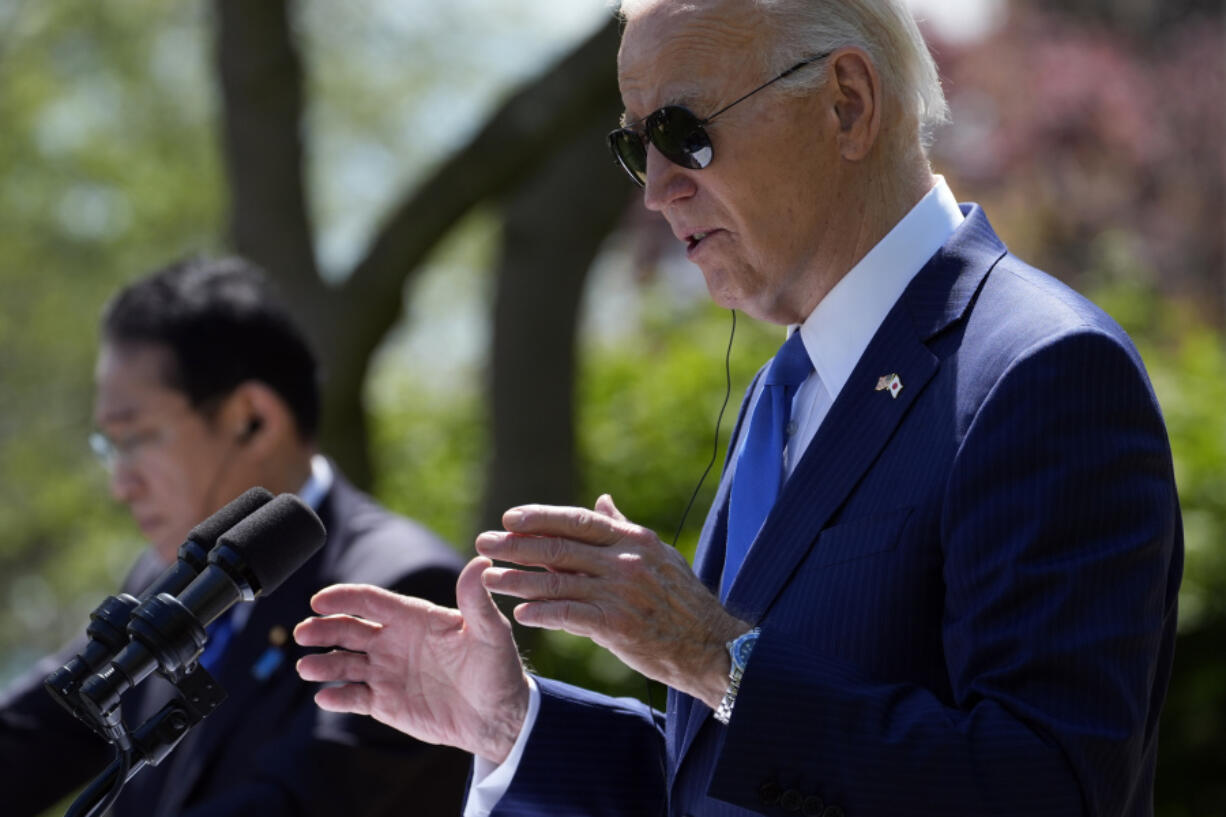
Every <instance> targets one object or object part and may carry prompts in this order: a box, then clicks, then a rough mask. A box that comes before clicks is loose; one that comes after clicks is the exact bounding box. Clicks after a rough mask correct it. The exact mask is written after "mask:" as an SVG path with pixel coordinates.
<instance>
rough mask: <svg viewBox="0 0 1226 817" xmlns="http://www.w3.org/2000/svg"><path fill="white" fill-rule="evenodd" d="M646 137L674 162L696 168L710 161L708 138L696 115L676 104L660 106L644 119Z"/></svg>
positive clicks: (702, 166) (711, 153)
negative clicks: (645, 120)
mask: <svg viewBox="0 0 1226 817" xmlns="http://www.w3.org/2000/svg"><path fill="white" fill-rule="evenodd" d="M647 138H648V139H650V140H651V143H652V144H653V145H655V146H656V150H658V151H660V153H662V154H663V155H664V156H665V158H667V159H668V160H669V161H670V162H673V163H674V164H678V165H681V166H682V167H688V168H690V169H691V170H700V169H702V168H704V167H706V166H707V165H709V164H711V159H712V157H713V152H712V150H711V139H710V137H709V136H707V132H706V130H705V129H703V126H702V123H701V122H699V121H698V117H696V116H694V114H692V113H690V112H689V111H687V110H686V109H685V108H682V107H680V106H677V105H670V106H668V107H667V108H661V109H660V110H658V111H656V112H655V113H653V114H652V115H651V116H650V117H648V119H647Z"/></svg>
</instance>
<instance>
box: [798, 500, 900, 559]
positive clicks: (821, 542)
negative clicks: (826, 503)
mask: <svg viewBox="0 0 1226 817" xmlns="http://www.w3.org/2000/svg"><path fill="white" fill-rule="evenodd" d="M913 510H914V509H913V508H898V509H897V510H893V511H886V512H885V513H878V514H873V515H872V516H862V517H860V518H858V519H850V520H847V521H845V522H840V523H839V524H837V525H834V526H833V527H829V528H826V530H824V531H822V533H821V535H820V536H819V537H818V540H817V544H816V546H815V547H814V548H813V554H812V555H811V556H810V558H809V560H808V563H809V566H810V567H814V568H817V567H829V566H830V565H837V564H841V563H843V562H850V561H852V560H853V559H860V558H863V557H865V556H872V555H873V554H875V553H882V552H884V551H887V550H893V549H894V547H895V546H896V545H897V544H898V538H899V534H900V533H901V532H902V530H903V527H904V526H905V525H906V523H907V520H908V519H909V518H910V517H911V512H912V511H913Z"/></svg>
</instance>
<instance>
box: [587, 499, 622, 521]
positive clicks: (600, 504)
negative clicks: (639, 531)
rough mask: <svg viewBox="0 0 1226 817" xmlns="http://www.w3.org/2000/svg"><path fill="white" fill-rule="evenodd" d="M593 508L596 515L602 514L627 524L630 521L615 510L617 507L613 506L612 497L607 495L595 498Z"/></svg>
mask: <svg viewBox="0 0 1226 817" xmlns="http://www.w3.org/2000/svg"><path fill="white" fill-rule="evenodd" d="M595 507H596V512H597V513H602V514H604V515H605V516H609V517H612V518H613V519H616V520H617V521H618V522H629V521H630V520H628V519H626V515H625V514H623V513H622V512H621V511H619V510H618V509H617V506H616V505H614V504H613V497H611V496H609V495H608V494H601V495H600V496H599V498H597V500H596V506H595Z"/></svg>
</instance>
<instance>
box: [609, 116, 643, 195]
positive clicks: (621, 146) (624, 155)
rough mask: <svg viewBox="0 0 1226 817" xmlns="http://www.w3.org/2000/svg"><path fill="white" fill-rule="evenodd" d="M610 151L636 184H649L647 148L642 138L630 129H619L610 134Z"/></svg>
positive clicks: (640, 185)
mask: <svg viewBox="0 0 1226 817" xmlns="http://www.w3.org/2000/svg"><path fill="white" fill-rule="evenodd" d="M609 150H611V151H613V155H614V156H616V157H617V161H618V164H620V165H621V166H622V170H624V171H626V175H628V176H629V177H630V178H631V179H632V180H633V181H634V183H635V184H637V185H638V186H639V187H643V186H645V185H646V184H647V148H646V147H644V146H643V140H642V138H641V137H640V136H639V135H638V134H637V133H635V132H634V131H632V130H631V129H630V128H619V129H618V130H615V131H612V132H611V133H610V134H609Z"/></svg>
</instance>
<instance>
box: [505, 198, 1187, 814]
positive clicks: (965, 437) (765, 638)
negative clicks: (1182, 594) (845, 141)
mask: <svg viewBox="0 0 1226 817" xmlns="http://www.w3.org/2000/svg"><path fill="white" fill-rule="evenodd" d="M895 373H896V374H898V375H899V377H900V378H901V380H902V383H903V389H902V391H901V392H900V393H899V394H898V395H897V397H891V395H890V393H889V392H888V391H876V390H875V385H876V383H877V381H878V378H880V377H881V376H882V375H890V374H895ZM743 412H744V406H743V405H742V413H743ZM740 422H741V421H738V430H739V425H740ZM737 433H739V431H738V432H737ZM734 438H735V433H734ZM726 470H727V469H726ZM727 497H728V475H727V474H725V478H724V480H723V482H722V483H721V486H720V488H719V492H718V494H717V497H716V500H715V502H714V504H713V507H712V509H711V512H710V514H709V516H708V518H707V522H706V525H705V527H704V530H703V533H702V537H701V540H700V544H699V548H698V553H697V555H696V558H695V570H696V571H697V573H698V575H699V576H700V577H701V578H702V579H703V581H704V582H705V583H706V584H707V585H708V586H709V587H711V588H712V589H715V588H716V587H717V586H718V583H719V578H720V571H721V567H722V564H723V547H724V536H725V526H726V515H727ZM1181 566H1182V534H1181V527H1180V520H1179V508H1178V504H1177V497H1176V493H1175V485H1174V480H1173V475H1172V465H1171V457H1170V448H1169V444H1168V441H1167V436H1166V432H1165V428H1164V426H1163V422H1162V417H1161V415H1160V412H1159V408H1158V405H1157V402H1156V401H1155V399H1154V395H1153V393H1152V391H1151V388H1150V385H1149V382H1148V379H1147V377H1146V374H1145V372H1144V369H1143V367H1142V364H1141V361H1140V358H1139V357H1138V355H1137V353H1136V350H1135V349H1134V348H1133V346H1132V344H1131V342H1130V341H1129V340H1128V338H1127V337H1126V336H1125V335H1124V333H1123V332H1122V331H1121V330H1120V329H1119V327H1118V326H1116V324H1115V323H1114V322H1112V321H1111V320H1110V319H1109V318H1108V317H1107V316H1105V315H1104V314H1103V313H1102V312H1101V311H1099V310H1098V309H1097V308H1096V307H1094V306H1093V305H1091V304H1090V303H1088V302H1087V301H1086V300H1085V299H1083V298H1081V297H1080V296H1078V295H1077V294H1075V293H1074V292H1072V291H1071V290H1069V289H1068V288H1066V287H1064V286H1063V285H1062V284H1060V283H1058V282H1056V281H1054V280H1053V279H1051V278H1049V277H1048V276H1046V275H1044V274H1042V273H1041V272H1038V271H1037V270H1034V269H1032V268H1030V267H1028V266H1026V265H1025V264H1023V263H1021V262H1020V261H1018V260H1017V259H1016V258H1015V257H1013V256H1011V255H1009V254H1008V253H1007V251H1006V249H1005V247H1004V246H1003V245H1002V244H1001V243H1000V241H999V240H998V239H997V238H996V236H995V234H994V233H993V232H992V230H991V227H990V226H989V225H988V222H987V219H986V218H985V217H984V215H983V213H982V212H981V211H980V210H979V209H978V208H973V207H972V208H970V209H969V211H968V218H967V220H966V221H965V222H964V224H963V225H962V226H961V227H960V228H959V229H958V230H957V232H956V233H955V235H954V236H953V237H952V238H951V239H950V241H949V242H948V243H947V244H946V246H945V247H943V248H942V249H941V250H940V251H939V252H938V253H937V255H936V256H934V257H933V258H932V259H931V260H930V261H929V262H928V263H927V265H926V266H925V267H924V268H923V269H922V270H921V271H920V273H919V274H918V275H917V277H916V278H915V279H914V281H913V282H912V283H911V284H910V286H909V287H908V288H907V290H906V292H905V293H904V295H903V296H902V297H901V298H900V299H899V301H898V303H897V304H895V306H894V308H893V309H892V311H891V312H890V313H889V315H888V316H887V318H886V319H885V321H884V323H883V324H882V326H881V327H880V329H879V330H878V332H877V333H876V335H875V336H874V338H873V340H872V341H871V342H870V344H869V346H868V348H867V349H866V351H865V353H864V355H863V357H862V358H861V360H860V361H859V363H858V365H857V367H856V369H855V371H854V372H853V374H852V376H851V378H850V379H849V380H848V382H847V384H846V385H845V386H844V388H843V390H842V392H841V393H840V394H839V396H838V398H837V400H836V401H835V403H834V405H833V406H832V407H831V410H830V413H829V415H828V416H827V417H826V419H825V421H824V422H823V424H822V426H821V428H820V429H819V430H818V433H817V436H816V437H815V438H814V439H813V441H812V443H811V444H810V446H809V448H808V449H807V450H806V452H805V454H804V455H803V457H802V459H801V461H800V462H799V463H798V465H797V467H796V470H795V472H794V473H793V474H792V476H791V477H790V478H789V479H788V481H787V482H786V483H785V485H784V487H783V489H782V492H781V495H780V498H779V500H778V502H777V504H776V507H775V508H774V509H773V510H772V512H771V514H770V516H769V517H768V518H767V520H766V522H765V524H764V526H763V528H762V531H761V533H760V534H759V537H758V540H757V543H756V544H755V545H754V547H753V549H752V550H751V551H750V553H749V555H748V557H747V558H746V560H745V562H744V564H743V566H742V568H741V570H740V572H739V573H738V575H737V578H736V580H735V583H734V584H733V586H732V588H731V590H730V594H729V597H728V602H727V606H728V608H729V609H730V610H731V612H733V613H734V614H737V615H739V616H740V617H742V618H743V619H744V620H746V621H750V622H753V623H755V624H757V625H759V626H760V627H761V628H762V635H761V638H760V640H759V641H758V643H757V646H756V648H755V649H754V652H753V654H752V656H751V658H750V661H749V665H748V668H747V670H746V673H745V676H744V679H743V682H742V686H741V690H740V695H739V697H738V699H737V703H736V708H735V710H734V712H733V716H732V722H731V723H730V724H729V725H728V726H721V725H720V724H719V723H718V722H716V721H715V720H714V719H713V718H712V717H711V711H710V710H709V709H708V708H707V707H706V706H705V705H704V704H703V703H701V702H698V701H695V700H694V699H692V698H689V697H688V696H685V695H681V694H677V693H675V692H672V693H670V695H669V699H668V714H667V718H666V719H663V722H662V719H661V718H660V717H659V716H658V715H655V714H653V713H649V712H647V711H646V708H645V707H643V706H642V705H641V704H639V703H638V702H637V701H611V700H609V699H607V698H602V697H600V696H596V695H593V694H591V693H587V692H584V691H582V690H577V689H574V688H572V687H568V686H565V685H562V684H557V683H553V682H549V681H542V682H541V685H542V691H543V696H542V703H541V711H540V716H539V720H538V722H537V725H536V728H535V730H534V731H533V733H532V736H531V738H530V740H529V743H528V745H527V749H526V752H525V755H524V759H523V762H522V764H521V765H520V768H519V772H518V774H517V775H516V777H515V779H514V781H513V782H512V784H511V787H510V789H509V790H508V792H507V794H506V796H505V797H504V798H503V800H502V801H501V802H500V804H499V809H498V813H499V814H506V815H511V814H530V813H531V814H566V815H576V814H622V815H644V814H659V813H663V812H665V811H667V813H669V814H672V815H683V814H693V815H745V814H773V815H784V814H796V813H800V814H809V815H823V814H824V815H825V817H837V816H838V815H841V814H846V815H847V817H875V816H876V815H882V817H886V816H888V817H898V816H899V815H903V814H906V815H940V816H941V817H956V816H957V815H1013V814H1017V815H1027V817H1033V815H1040V814H1041V815H1044V817H1057V816H1058V815H1082V814H1087V815H1112V817H1118V815H1130V816H1132V815H1148V814H1151V813H1152V809H1153V806H1152V792H1153V774H1154V753H1155V749H1156V746H1157V740H1156V737H1157V736H1156V732H1157V724H1158V714H1159V710H1160V708H1161V704H1162V701H1163V697H1164V695H1165V692H1166V687H1167V680H1168V677H1169V672H1170V666H1171V650H1172V645H1173V641H1174V633H1175V603H1176V595H1177V589H1178V584H1179V577H1180V571H1181Z"/></svg>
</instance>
